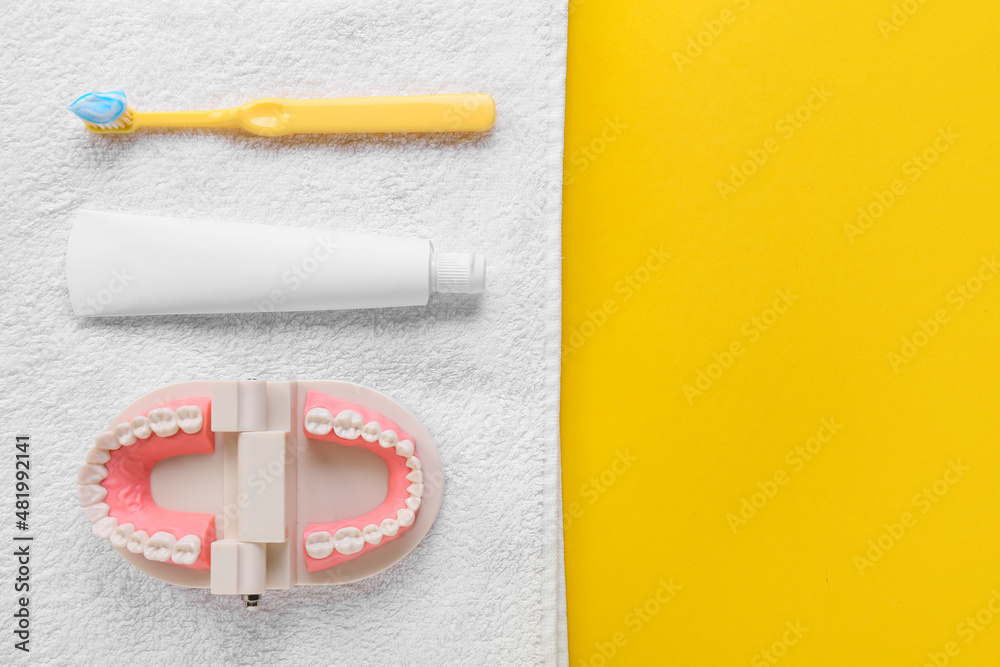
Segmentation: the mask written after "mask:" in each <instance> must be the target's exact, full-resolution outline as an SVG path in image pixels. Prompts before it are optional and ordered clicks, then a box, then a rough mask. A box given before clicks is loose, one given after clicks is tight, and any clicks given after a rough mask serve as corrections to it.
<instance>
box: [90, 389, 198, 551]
mask: <svg viewBox="0 0 1000 667" xmlns="http://www.w3.org/2000/svg"><path fill="white" fill-rule="evenodd" d="M182 405H196V406H198V407H199V408H201V413H202V418H203V424H202V427H201V430H200V431H198V432H197V433H184V432H183V431H177V433H175V434H174V435H172V436H169V437H166V438H161V437H160V436H158V435H156V434H153V435H151V436H149V437H148V438H147V439H145V440H138V441H137V442H136V443H135V444H132V445H129V446H128V447H120V448H119V449H116V450H114V451H113V452H111V460H110V461H108V462H107V463H106V464H105V467H106V468H107V469H108V476H107V477H106V478H105V479H104V481H102V482H101V486H103V487H104V488H105V489H107V490H108V497H107V499H106V500H105V501H104V502H106V503H107V504H108V507H109V508H110V509H109V512H108V514H109V516H112V517H114V518H116V519H118V523H119V525H121V524H125V523H131V524H132V525H134V526H135V529H136V530H144V531H146V532H147V533H149V535H150V536H152V535H153V534H154V533H156V532H158V531H166V532H168V533H171V534H172V535H173V536H174V537H176V538H177V539H181V538H182V537H184V536H185V535H197V536H198V537H199V538H201V554H200V555H199V556H198V560H196V561H195V562H194V563H192V564H191V565H178V564H177V563H173V562H172V561H171V564H173V565H177V567H189V568H191V569H194V570H208V569H209V568H210V566H211V562H210V556H211V552H212V547H211V545H212V542H214V541H215V516H214V515H212V514H199V513H195V512H175V511H173V510H168V509H164V508H162V507H160V506H159V505H157V504H156V502H155V501H154V500H153V493H152V490H151V489H150V485H149V475H150V473H151V472H152V471H153V466H155V465H156V464H157V463H159V462H160V461H162V460H163V459H168V458H171V457H174V456H183V455H185V454H211V453H212V452H213V451H215V436H214V434H213V433H212V430H211V423H212V415H211V400H210V399H208V398H185V399H183V400H180V401H171V402H170V403H164V404H163V405H162V406H160V407H164V408H172V409H177V408H179V407H180V406H182ZM146 414H148V412H145V413H143V415H146ZM136 416H138V415H136ZM114 427H115V424H112V425H111V428H114Z"/></svg>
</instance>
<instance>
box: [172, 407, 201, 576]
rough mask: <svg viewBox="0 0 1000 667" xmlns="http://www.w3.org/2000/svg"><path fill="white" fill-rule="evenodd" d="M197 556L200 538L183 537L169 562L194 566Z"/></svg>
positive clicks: (199, 548) (193, 536) (199, 553)
mask: <svg viewBox="0 0 1000 667" xmlns="http://www.w3.org/2000/svg"><path fill="white" fill-rule="evenodd" d="M199 414H200V413H199ZM199 555H201V538H199V537H198V536H197V535H185V536H184V537H182V538H181V539H179V540H177V544H175V545H174V548H173V550H172V551H171V552H170V560H172V561H174V562H175V563H177V564H178V565H194V562H195V561H196V560H198V556H199Z"/></svg>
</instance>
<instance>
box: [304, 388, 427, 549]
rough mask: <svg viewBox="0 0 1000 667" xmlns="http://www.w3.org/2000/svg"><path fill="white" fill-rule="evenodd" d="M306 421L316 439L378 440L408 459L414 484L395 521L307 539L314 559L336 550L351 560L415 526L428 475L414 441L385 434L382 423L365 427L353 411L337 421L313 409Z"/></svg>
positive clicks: (409, 478) (409, 477)
mask: <svg viewBox="0 0 1000 667" xmlns="http://www.w3.org/2000/svg"><path fill="white" fill-rule="evenodd" d="M305 421H306V423H305V429H306V431H308V432H309V433H312V434H314V435H326V434H327V433H329V432H330V431H333V432H334V433H335V434H336V435H337V436H338V437H340V438H343V439H345V440H356V439H357V438H359V437H360V438H363V439H364V440H365V441H367V442H375V441H376V440H377V441H378V443H379V444H380V445H381V446H382V447H385V448H386V449H389V448H390V447H391V448H394V449H395V451H396V454H397V455H399V456H402V457H403V458H404V459H406V466H407V467H408V468H410V472H409V474H407V475H406V479H407V481H409V482H410V486H408V487H407V489H406V490H407V492H408V493H409V496H408V497H407V498H406V501H405V503H404V504H405V506H404V507H402V508H400V509H399V510H397V512H396V516H395V518H392V517H390V518H387V519H385V520H383V521H382V523H381V524H379V525H375V524H374V523H371V524H368V525H367V526H365V527H364V528H358V527H357V526H344V527H343V528H341V529H339V530H338V531H337V532H335V533H333V534H332V535H331V534H330V532H329V531H326V530H319V531H316V532H315V533H311V534H310V535H309V536H308V537H307V538H306V553H307V554H309V556H310V557H311V558H317V559H319V558H326V557H327V556H329V555H330V554H332V553H333V552H334V550H336V551H337V552H338V553H341V554H343V555H345V556H350V555H353V554H356V553H358V552H359V551H361V550H362V549H364V547H365V542H367V543H369V544H371V545H373V546H375V545H377V544H379V543H380V542H381V541H382V538H383V537H395V536H396V534H397V533H398V532H399V529H400V528H401V527H403V528H405V527H407V526H411V525H413V522H414V521H415V520H416V512H417V510H418V509H420V502H421V498H423V495H424V474H423V472H422V471H421V469H420V459H419V458H417V457H416V456H414V455H413V441H412V440H400V439H399V436H398V435H397V434H396V432H395V431H393V430H385V431H383V430H382V427H381V426H379V424H378V422H374V421H373V422H368V423H367V424H365V423H364V419H362V418H361V415H359V414H358V413H357V412H355V411H353V410H342V411H341V412H340V413H339V414H338V415H337V416H336V417H334V416H333V414H332V413H331V412H330V411H329V410H327V409H326V408H313V409H312V410H310V411H309V412H307V413H306V420H305Z"/></svg>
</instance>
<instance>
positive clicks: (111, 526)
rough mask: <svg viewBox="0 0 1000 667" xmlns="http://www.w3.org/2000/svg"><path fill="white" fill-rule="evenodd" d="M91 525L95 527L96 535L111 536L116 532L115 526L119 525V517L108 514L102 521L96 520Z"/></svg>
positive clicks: (105, 537)
mask: <svg viewBox="0 0 1000 667" xmlns="http://www.w3.org/2000/svg"><path fill="white" fill-rule="evenodd" d="M91 527H92V528H93V529H94V535H97V536H98V537H103V538H104V539H107V538H109V537H111V533H113V532H115V528H117V527H118V519H116V518H114V517H110V516H106V517H104V518H103V519H101V520H100V521H97V522H95V523H94V525H93V526H91Z"/></svg>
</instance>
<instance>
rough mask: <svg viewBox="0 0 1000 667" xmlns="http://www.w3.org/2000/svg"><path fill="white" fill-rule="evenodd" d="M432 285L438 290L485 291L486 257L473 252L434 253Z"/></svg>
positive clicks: (459, 291)
mask: <svg viewBox="0 0 1000 667" xmlns="http://www.w3.org/2000/svg"><path fill="white" fill-rule="evenodd" d="M434 285H435V290H436V291H438V292H450V293H453V294H481V293H482V292H485V291H486V258H485V257H482V256H481V255H476V253H474V252H438V253H434Z"/></svg>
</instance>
